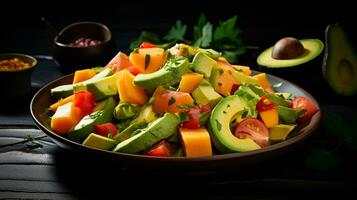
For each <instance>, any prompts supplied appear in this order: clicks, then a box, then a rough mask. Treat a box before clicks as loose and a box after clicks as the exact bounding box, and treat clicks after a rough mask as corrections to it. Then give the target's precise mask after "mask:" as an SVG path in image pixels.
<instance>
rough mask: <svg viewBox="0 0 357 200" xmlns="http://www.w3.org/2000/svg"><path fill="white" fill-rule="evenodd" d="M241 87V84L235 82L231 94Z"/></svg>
mask: <svg viewBox="0 0 357 200" xmlns="http://www.w3.org/2000/svg"><path fill="white" fill-rule="evenodd" d="M238 88H239V84H237V83H233V85H232V89H231V94H234V92H235V91H237V90H238Z"/></svg>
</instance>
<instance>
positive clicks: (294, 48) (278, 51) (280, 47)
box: [271, 37, 305, 60]
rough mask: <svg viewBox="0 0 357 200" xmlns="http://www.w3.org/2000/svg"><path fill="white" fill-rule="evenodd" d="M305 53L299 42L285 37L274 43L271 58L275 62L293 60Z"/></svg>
mask: <svg viewBox="0 0 357 200" xmlns="http://www.w3.org/2000/svg"><path fill="white" fill-rule="evenodd" d="M304 52H305V49H304V46H303V45H302V44H301V42H300V41H299V40H298V39H296V38H293V37H285V38H282V39H280V40H279V41H278V42H276V43H275V45H274V47H273V50H272V54H271V56H272V57H273V58H274V59H277V60H287V59H293V58H296V57H298V56H300V55H302V54H303V53H304Z"/></svg>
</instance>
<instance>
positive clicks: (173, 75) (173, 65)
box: [134, 57, 191, 91]
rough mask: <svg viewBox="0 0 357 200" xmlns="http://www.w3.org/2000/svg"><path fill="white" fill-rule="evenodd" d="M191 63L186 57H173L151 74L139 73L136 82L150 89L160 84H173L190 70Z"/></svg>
mask: <svg viewBox="0 0 357 200" xmlns="http://www.w3.org/2000/svg"><path fill="white" fill-rule="evenodd" d="M190 68H191V64H190V62H189V61H188V59H187V58H186V57H180V58H178V59H171V60H169V61H167V62H166V63H165V65H164V67H163V68H161V69H160V70H158V71H156V72H154V73H150V74H139V75H137V76H136V77H135V78H134V84H135V85H138V86H140V87H142V88H145V89H147V90H149V91H152V90H154V89H155V88H157V87H158V86H167V87H168V86H173V85H176V84H177V83H179V82H180V80H181V76H182V75H183V74H184V73H186V72H188V71H189V70H190Z"/></svg>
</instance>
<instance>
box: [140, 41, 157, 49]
mask: <svg viewBox="0 0 357 200" xmlns="http://www.w3.org/2000/svg"><path fill="white" fill-rule="evenodd" d="M155 47H156V45H154V44H152V43H150V42H143V43H141V44H140V46H139V48H140V49H146V48H155Z"/></svg>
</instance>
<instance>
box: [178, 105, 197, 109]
mask: <svg viewBox="0 0 357 200" xmlns="http://www.w3.org/2000/svg"><path fill="white" fill-rule="evenodd" d="M176 107H177V108H180V109H190V108H192V107H193V106H192V105H178V106H176Z"/></svg>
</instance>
